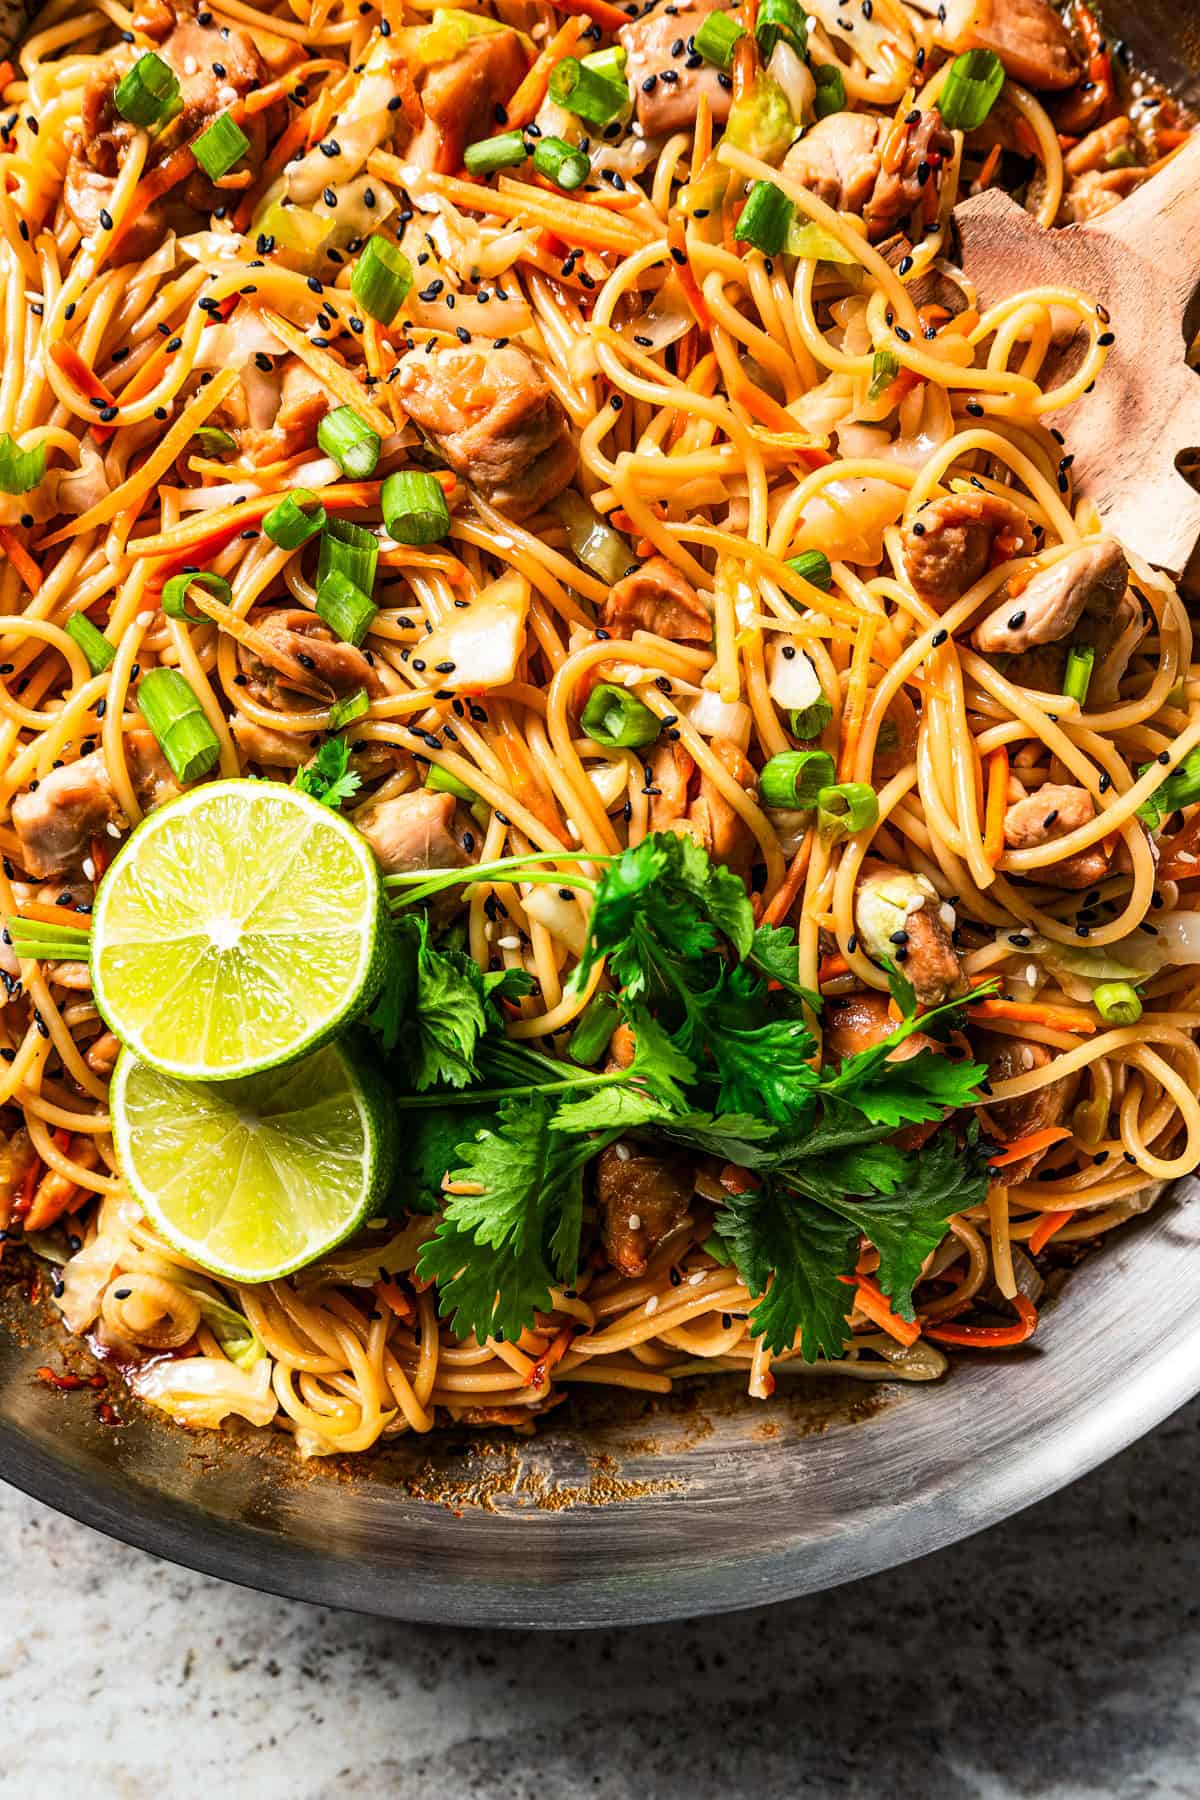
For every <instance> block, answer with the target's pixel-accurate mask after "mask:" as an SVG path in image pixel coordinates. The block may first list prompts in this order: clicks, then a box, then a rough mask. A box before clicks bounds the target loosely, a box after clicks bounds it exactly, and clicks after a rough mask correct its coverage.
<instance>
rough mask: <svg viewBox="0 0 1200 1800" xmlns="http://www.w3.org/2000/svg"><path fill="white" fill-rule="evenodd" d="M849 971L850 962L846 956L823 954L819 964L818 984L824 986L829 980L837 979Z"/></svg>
mask: <svg viewBox="0 0 1200 1800" xmlns="http://www.w3.org/2000/svg"><path fill="white" fill-rule="evenodd" d="M849 973H850V964H849V963H848V962H847V961H846V959H845V957H844V956H823V957H822V958H821V961H820V963H819V964H818V966H817V986H818V987H823V986H824V984H825V983H826V982H827V981H837V980H838V978H839V977H840V976H842V975H848V974H849Z"/></svg>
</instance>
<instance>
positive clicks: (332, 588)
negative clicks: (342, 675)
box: [317, 569, 379, 644]
mask: <svg viewBox="0 0 1200 1800" xmlns="http://www.w3.org/2000/svg"><path fill="white" fill-rule="evenodd" d="M378 612H379V608H378V607H377V606H376V605H375V604H374V602H373V601H372V599H371V597H370V595H369V594H364V593H363V591H362V589H361V588H360V587H358V586H356V585H355V583H354V582H353V581H351V580H350V578H349V576H347V575H343V574H342V572H341V570H340V569H334V570H333V571H332V572H331V573H330V574H328V575H327V576H326V577H325V579H324V581H323V582H322V583H321V585H320V587H319V588H318V589H317V617H318V618H319V619H323V620H324V621H325V623H326V625H328V627H329V629H330V631H332V633H333V635H334V637H339V638H341V640H342V642H343V643H345V644H361V643H362V641H363V639H364V638H365V637H366V635H367V633H368V631H370V629H371V626H372V625H373V624H374V623H375V618H376V615H377V613H378Z"/></svg>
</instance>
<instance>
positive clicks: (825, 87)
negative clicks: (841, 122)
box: [812, 63, 846, 119]
mask: <svg viewBox="0 0 1200 1800" xmlns="http://www.w3.org/2000/svg"><path fill="white" fill-rule="evenodd" d="M812 77H813V80H814V81H815V82H816V84H817V91H816V95H815V96H814V99H813V112H814V114H815V115H816V117H817V118H818V119H827V118H828V117H829V115H830V113H835V112H845V110H846V83H845V81H844V80H843V79H842V71H841V70H840V69H839V68H838V67H837V66H836V65H835V64H834V63H817V64H816V65H815V66H814V68H813V71H812Z"/></svg>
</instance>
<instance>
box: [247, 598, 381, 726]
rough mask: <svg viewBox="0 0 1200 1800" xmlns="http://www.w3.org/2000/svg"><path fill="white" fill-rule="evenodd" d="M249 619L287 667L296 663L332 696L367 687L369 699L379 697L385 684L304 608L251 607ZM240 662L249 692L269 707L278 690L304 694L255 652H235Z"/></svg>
mask: <svg viewBox="0 0 1200 1800" xmlns="http://www.w3.org/2000/svg"><path fill="white" fill-rule="evenodd" d="M248 618H249V623H250V624H251V625H254V626H256V627H257V628H258V630H259V631H261V632H262V634H263V636H264V637H265V638H266V639H267V640H268V642H269V643H270V645H271V647H272V649H274V650H276V651H278V653H279V660H280V662H281V663H283V664H284V665H285V666H286V663H287V662H288V661H289V660H294V661H295V662H298V663H299V664H300V671H301V673H302V674H303V673H307V674H308V675H310V676H311V677H312V678H313V680H314V681H315V682H323V683H324V684H325V686H326V687H327V688H329V689H332V691H333V692H334V693H336V694H344V693H348V692H350V691H351V690H352V689H353V688H360V687H365V688H366V690H367V692H368V694H370V695H371V697H372V698H375V697H376V696H378V695H379V694H382V693H383V691H384V689H383V683H382V682H381V681H380V679H379V676H378V675H377V674H376V672H375V668H374V666H373V664H372V663H370V662H369V661H368V660H367V657H366V656H365V655H364V653H363V652H362V651H361V650H358V649H356V648H355V646H354V645H353V644H347V643H343V641H342V640H341V639H340V638H336V637H335V636H334V635H333V633H332V631H330V629H329V627H328V626H327V625H326V624H324V623H323V621H322V620H321V619H319V618H318V617H317V615H316V613H310V612H307V611H306V610H305V608H304V607H302V606H272V607H266V606H263V607H255V608H254V609H253V610H252V611H251V612H250V614H249V615H248ZM238 660H239V662H240V664H241V667H242V669H243V671H244V673H245V675H246V677H247V692H248V693H250V694H251V695H252V696H253V697H254V698H255V699H257V700H262V701H263V702H264V703H265V704H267V705H277V704H278V696H279V694H280V692H281V691H283V692H287V693H295V692H303V691H304V690H303V689H302V688H300V686H299V684H298V682H291V681H289V679H288V676H287V675H286V674H285V673H284V672H283V671H282V670H281V669H279V668H275V667H273V666H272V664H271V663H268V662H267V661H265V660H264V658H263V657H260V656H259V655H258V653H257V651H254V650H248V649H244V648H243V649H239V651H238Z"/></svg>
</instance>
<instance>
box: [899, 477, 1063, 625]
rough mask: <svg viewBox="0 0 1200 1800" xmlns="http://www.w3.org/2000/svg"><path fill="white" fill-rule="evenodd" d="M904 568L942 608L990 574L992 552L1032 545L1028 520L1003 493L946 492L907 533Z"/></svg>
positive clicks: (1006, 553)
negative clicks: (988, 571) (1001, 494)
mask: <svg viewBox="0 0 1200 1800" xmlns="http://www.w3.org/2000/svg"><path fill="white" fill-rule="evenodd" d="M903 543H904V568H905V572H906V574H907V575H908V579H909V580H910V581H911V582H912V584H913V587H914V588H915V589H916V591H917V593H918V594H920V596H921V598H922V599H923V600H927V601H928V602H929V604H930V605H931V606H935V607H936V608H937V609H938V611H939V612H943V611H944V610H945V608H946V607H947V606H949V605H950V604H951V603H952V602H953V601H955V600H957V599H959V598H960V596H961V595H963V594H965V593H966V591H967V589H968V588H969V587H973V586H974V585H975V583H976V582H977V581H978V580H979V578H980V576H981V575H984V574H986V573H987V570H988V568H989V566H990V565H991V562H992V558H993V556H996V558H997V559H1000V558H1007V557H1011V556H1019V555H1023V554H1025V553H1027V552H1028V551H1030V550H1032V549H1033V535H1032V532H1031V530H1030V526H1029V521H1028V519H1027V517H1026V515H1025V514H1024V513H1023V512H1022V511H1021V509H1020V507H1019V506H1015V505H1014V504H1013V502H1012V501H1011V500H1005V499H1003V498H1002V497H1001V496H1000V495H999V494H981V493H977V492H973V493H969V494H947V495H945V496H944V497H943V498H942V499H940V500H932V501H930V503H929V505H928V506H925V507H922V509H921V511H920V514H919V515H918V517H917V518H915V519H914V520H913V522H912V524H911V525H909V526H908V527H907V529H906V530H905V532H904V534H903Z"/></svg>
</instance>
